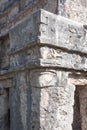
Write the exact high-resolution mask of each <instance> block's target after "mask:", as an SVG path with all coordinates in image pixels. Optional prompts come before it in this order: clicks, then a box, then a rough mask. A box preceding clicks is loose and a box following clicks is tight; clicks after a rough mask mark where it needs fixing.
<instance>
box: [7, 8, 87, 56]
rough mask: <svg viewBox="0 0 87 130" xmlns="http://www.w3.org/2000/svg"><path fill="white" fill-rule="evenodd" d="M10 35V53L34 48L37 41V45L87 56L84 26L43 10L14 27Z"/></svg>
mask: <svg viewBox="0 0 87 130" xmlns="http://www.w3.org/2000/svg"><path fill="white" fill-rule="evenodd" d="M9 34H10V42H11V47H10V51H11V52H12V50H14V52H13V53H15V52H16V51H19V50H21V48H23V47H25V48H26V46H28V44H30V43H31V46H32V43H33V42H32V41H36V42H37V44H38V43H39V44H42V45H43V44H45V45H50V46H55V47H60V48H65V49H67V50H69V51H77V52H79V53H85V54H87V49H86V48H87V45H86V41H85V37H86V31H85V29H84V27H83V25H81V24H80V23H77V22H74V21H72V20H69V19H67V18H64V17H62V16H57V15H55V14H52V13H49V12H47V11H45V10H42V9H41V10H39V11H37V12H36V13H34V14H33V15H32V16H30V17H29V18H27V19H26V20H24V21H23V22H21V23H19V24H18V25H16V26H15V27H13V28H12V29H11V30H10V32H9ZM16 48H17V49H16Z"/></svg>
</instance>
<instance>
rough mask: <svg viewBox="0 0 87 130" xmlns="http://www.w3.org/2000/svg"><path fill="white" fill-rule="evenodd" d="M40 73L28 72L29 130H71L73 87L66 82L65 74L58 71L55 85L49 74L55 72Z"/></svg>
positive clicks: (37, 71) (35, 71) (38, 71)
mask: <svg viewBox="0 0 87 130" xmlns="http://www.w3.org/2000/svg"><path fill="white" fill-rule="evenodd" d="M41 71H43V72H41ZM41 71H40V70H33V71H31V72H30V77H31V76H32V77H33V79H32V80H30V81H31V82H30V84H31V86H32V88H31V99H32V100H31V129H40V130H43V129H44V130H47V129H50V130H53V129H54V130H57V129H58V130H64V129H66V130H67V129H69V130H72V123H73V105H74V91H75V86H74V85H71V84H70V83H68V82H67V80H66V77H67V73H66V74H65V72H61V71H58V72H57V83H56V84H53V82H54V81H55V79H54V78H52V77H51V76H50V74H51V73H53V72H55V71H53V72H52V70H50V71H49V70H41ZM44 71H45V72H44ZM38 73H39V74H38ZM32 74H33V75H32ZM36 75H37V78H36ZM41 75H42V76H41ZM46 75H47V77H45V76H46ZM52 75H54V74H52ZM61 79H62V81H61ZM49 82H50V84H49ZM45 84H46V85H45ZM42 85H43V87H42Z"/></svg>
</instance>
